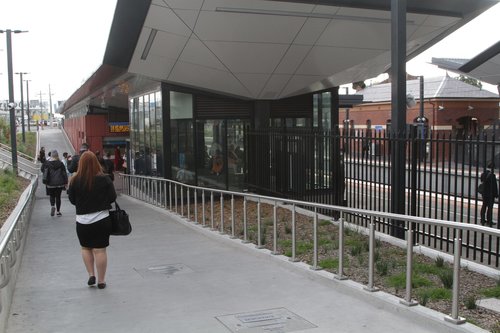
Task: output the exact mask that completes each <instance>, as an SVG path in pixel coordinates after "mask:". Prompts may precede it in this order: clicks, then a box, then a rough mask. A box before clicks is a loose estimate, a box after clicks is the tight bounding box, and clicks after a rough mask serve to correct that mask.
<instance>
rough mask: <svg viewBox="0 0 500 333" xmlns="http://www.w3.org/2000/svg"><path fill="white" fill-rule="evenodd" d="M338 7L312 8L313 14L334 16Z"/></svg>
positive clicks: (320, 6)
mask: <svg viewBox="0 0 500 333" xmlns="http://www.w3.org/2000/svg"><path fill="white" fill-rule="evenodd" d="M339 9H340V7H335V6H323V5H318V6H316V7H314V10H313V13H317V14H328V15H335V14H337V12H338V11H339Z"/></svg>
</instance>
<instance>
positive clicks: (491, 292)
mask: <svg viewBox="0 0 500 333" xmlns="http://www.w3.org/2000/svg"><path fill="white" fill-rule="evenodd" d="M479 292H480V293H481V294H482V295H484V296H486V297H495V298H500V287H498V286H497V287H494V288H488V289H482V290H480V291H479Z"/></svg>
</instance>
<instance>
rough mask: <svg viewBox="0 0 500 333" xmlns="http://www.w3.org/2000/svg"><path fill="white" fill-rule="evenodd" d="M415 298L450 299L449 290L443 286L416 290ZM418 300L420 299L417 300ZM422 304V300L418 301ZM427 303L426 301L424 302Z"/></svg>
mask: <svg viewBox="0 0 500 333" xmlns="http://www.w3.org/2000/svg"><path fill="white" fill-rule="evenodd" d="M416 294H417V299H418V300H420V299H422V298H427V299H428V300H433V301H437V300H440V299H448V300H449V299H451V290H449V289H445V288H428V289H422V290H419V291H417V293H416ZM419 302H420V301H419ZM420 303H421V304H422V305H424V303H423V302H420ZM426 303H427V302H426Z"/></svg>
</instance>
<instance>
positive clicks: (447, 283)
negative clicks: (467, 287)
mask: <svg viewBox="0 0 500 333" xmlns="http://www.w3.org/2000/svg"><path fill="white" fill-rule="evenodd" d="M439 278H440V279H441V282H442V283H443V287H445V288H446V289H451V287H453V271H452V270H451V269H446V270H443V271H442V272H441V273H440V274H439Z"/></svg>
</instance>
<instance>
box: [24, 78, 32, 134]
mask: <svg viewBox="0 0 500 333" xmlns="http://www.w3.org/2000/svg"><path fill="white" fill-rule="evenodd" d="M24 81H25V82H26V101H27V103H26V114H27V115H28V132H31V128H30V122H31V117H30V86H29V82H30V81H31V80H24Z"/></svg>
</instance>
